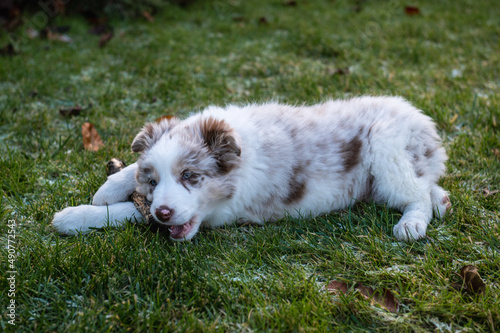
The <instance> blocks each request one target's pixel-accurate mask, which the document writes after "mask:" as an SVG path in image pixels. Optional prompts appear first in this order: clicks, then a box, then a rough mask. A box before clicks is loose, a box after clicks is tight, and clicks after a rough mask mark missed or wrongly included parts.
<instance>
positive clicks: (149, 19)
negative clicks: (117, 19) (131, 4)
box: [142, 11, 155, 22]
mask: <svg viewBox="0 0 500 333" xmlns="http://www.w3.org/2000/svg"><path fill="white" fill-rule="evenodd" d="M142 16H144V18H145V19H146V20H148V21H149V22H154V21H155V18H154V17H153V15H151V13H149V12H147V11H143V12H142Z"/></svg>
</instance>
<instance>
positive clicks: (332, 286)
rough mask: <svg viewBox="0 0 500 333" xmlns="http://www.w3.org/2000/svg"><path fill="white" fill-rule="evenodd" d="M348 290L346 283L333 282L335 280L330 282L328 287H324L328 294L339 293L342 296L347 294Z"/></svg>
mask: <svg viewBox="0 0 500 333" xmlns="http://www.w3.org/2000/svg"><path fill="white" fill-rule="evenodd" d="M348 289H349V288H348V286H347V283H345V282H341V281H335V280H334V281H330V283H328V287H326V290H328V291H330V292H336V291H340V292H342V293H343V294H347V290H348Z"/></svg>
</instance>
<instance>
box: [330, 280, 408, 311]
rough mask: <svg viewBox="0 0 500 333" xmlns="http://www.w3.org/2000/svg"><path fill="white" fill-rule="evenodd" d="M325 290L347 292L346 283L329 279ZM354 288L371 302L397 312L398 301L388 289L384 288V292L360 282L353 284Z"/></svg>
mask: <svg viewBox="0 0 500 333" xmlns="http://www.w3.org/2000/svg"><path fill="white" fill-rule="evenodd" d="M327 290H328V291H330V292H334V293H337V292H341V293H342V294H347V293H348V285H347V283H345V282H340V281H330V282H329V283H328V287H327ZM354 290H357V291H358V292H359V294H360V295H362V296H363V297H364V298H365V299H367V300H369V301H370V302H371V304H378V305H380V306H381V307H382V308H384V309H386V310H387V311H390V312H398V308H399V302H398V300H397V299H396V297H395V296H394V294H393V293H392V292H391V291H390V290H388V289H385V290H384V292H383V293H381V292H378V291H374V290H373V288H371V287H367V286H364V285H362V284H361V283H357V284H356V285H355V286H354Z"/></svg>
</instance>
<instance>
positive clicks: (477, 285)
mask: <svg viewBox="0 0 500 333" xmlns="http://www.w3.org/2000/svg"><path fill="white" fill-rule="evenodd" d="M459 275H460V277H461V278H462V283H454V284H452V287H453V288H455V289H457V290H458V291H462V292H468V293H469V294H472V295H481V294H482V293H484V291H485V290H486V284H485V283H484V281H483V279H481V276H479V273H478V271H477V267H476V266H473V265H467V266H464V267H462V269H461V270H460V274H459Z"/></svg>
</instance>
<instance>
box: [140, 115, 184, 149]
mask: <svg viewBox="0 0 500 333" xmlns="http://www.w3.org/2000/svg"><path fill="white" fill-rule="evenodd" d="M178 123H179V120H178V119H177V118H175V117H171V116H167V117H165V118H163V119H160V118H159V119H157V122H154V123H147V124H146V125H144V127H143V128H142V131H141V132H139V134H137V135H136V137H135V139H134V141H132V151H133V152H134V153H142V152H143V151H145V150H148V149H149V148H151V147H152V146H153V145H154V144H155V143H156V142H157V141H158V140H159V139H160V138H161V137H162V135H163V134H165V133H166V132H168V131H170V130H171V129H172V128H173V127H174V126H175V125H177V124H178Z"/></svg>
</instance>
